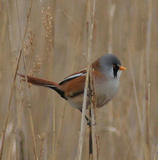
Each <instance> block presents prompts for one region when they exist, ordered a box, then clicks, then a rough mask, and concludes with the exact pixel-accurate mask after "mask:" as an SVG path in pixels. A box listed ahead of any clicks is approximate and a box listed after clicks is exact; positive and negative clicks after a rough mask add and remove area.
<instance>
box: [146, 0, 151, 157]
mask: <svg viewBox="0 0 158 160" xmlns="http://www.w3.org/2000/svg"><path fill="white" fill-rule="evenodd" d="M151 26H152V0H148V19H147V35H146V48H145V52H146V56H145V58H146V67H145V68H146V72H145V74H146V75H145V76H146V85H145V87H146V89H145V91H146V95H145V96H146V98H145V101H146V102H145V104H146V108H145V110H146V114H145V120H146V121H145V125H146V126H145V129H146V131H145V143H146V152H145V155H146V157H145V158H146V160H150V159H151V158H152V157H151V144H150V108H151V106H150V101H151V82H150V56H151V55H150V52H151V50H150V49H151V31H152V30H151Z"/></svg>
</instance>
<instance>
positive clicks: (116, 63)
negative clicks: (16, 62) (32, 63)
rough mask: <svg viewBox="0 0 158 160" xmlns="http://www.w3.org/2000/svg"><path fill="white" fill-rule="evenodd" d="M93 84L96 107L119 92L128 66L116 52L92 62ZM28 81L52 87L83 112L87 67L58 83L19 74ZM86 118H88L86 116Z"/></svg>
mask: <svg viewBox="0 0 158 160" xmlns="http://www.w3.org/2000/svg"><path fill="white" fill-rule="evenodd" d="M91 67H92V77H93V81H94V82H93V85H94V88H95V100H96V108H100V107H103V106H104V105H105V104H107V103H108V102H109V101H110V100H111V99H112V98H113V97H114V96H115V95H116V93H117V91H118V88H119V81H120V76H121V73H122V71H124V70H126V67H124V66H122V65H121V62H120V60H119V58H118V57H117V56H116V55H114V54H104V55H103V56H101V57H99V58H98V59H97V60H96V61H94V62H93V63H92V64H91ZM18 75H19V76H21V77H22V78H23V80H26V81H27V82H28V83H31V84H33V85H37V86H42V87H46V88H50V89H52V90H54V91H55V92H56V93H58V94H59V95H60V96H61V97H62V98H63V99H65V100H66V101H68V102H69V104H70V105H71V106H72V107H74V108H77V109H78V110H79V111H81V112H82V104H83V94H84V88H85V81H86V75H87V69H83V70H81V71H79V72H76V73H73V74H71V75H69V76H67V77H65V78H64V80H63V81H61V82H59V83H56V82H53V81H49V80H45V79H41V78H37V77H32V76H29V75H27V76H25V75H24V74H19V73H18ZM89 95H90V89H88V93H87V102H86V106H87V107H88V105H89V104H90V102H91V101H90V96H89ZM86 119H88V118H87V117H86Z"/></svg>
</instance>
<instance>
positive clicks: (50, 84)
mask: <svg viewBox="0 0 158 160" xmlns="http://www.w3.org/2000/svg"><path fill="white" fill-rule="evenodd" d="M18 75H19V76H20V77H22V80H24V81H25V75H23V74H19V73H18ZM26 81H27V82H29V83H31V84H34V85H37V86H42V87H47V88H51V89H53V90H55V91H56V92H57V93H58V94H59V95H60V96H61V97H63V98H64V99H67V98H66V97H65V93H64V91H63V90H62V89H61V87H60V85H59V84H58V83H55V82H52V81H48V80H45V79H41V78H36V77H32V76H26Z"/></svg>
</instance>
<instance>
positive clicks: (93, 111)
mask: <svg viewBox="0 0 158 160" xmlns="http://www.w3.org/2000/svg"><path fill="white" fill-rule="evenodd" d="M92 72H93V71H92V69H91V70H90V90H91V91H92V97H91V101H92V103H91V107H90V112H91V114H90V115H91V126H90V129H91V130H92V136H91V138H92V146H93V147H92V153H93V159H94V160H97V159H98V142H97V137H96V127H95V126H96V118H95V117H96V94H95V93H96V92H95V88H94V77H93V76H92Z"/></svg>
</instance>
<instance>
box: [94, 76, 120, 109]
mask: <svg viewBox="0 0 158 160" xmlns="http://www.w3.org/2000/svg"><path fill="white" fill-rule="evenodd" d="M118 87H119V80H118V79H111V80H107V81H100V82H97V81H96V82H95V92H96V93H95V94H96V103H97V105H96V106H97V107H102V106H103V105H105V104H107V103H108V102H109V101H110V100H111V99H112V98H113V97H114V96H115V95H116V93H117V91H118Z"/></svg>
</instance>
